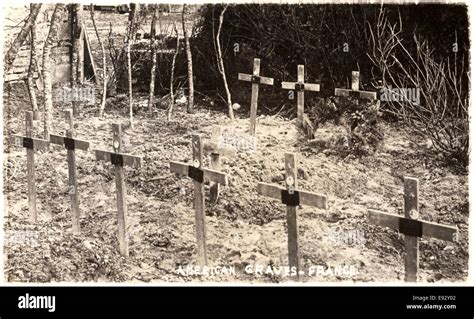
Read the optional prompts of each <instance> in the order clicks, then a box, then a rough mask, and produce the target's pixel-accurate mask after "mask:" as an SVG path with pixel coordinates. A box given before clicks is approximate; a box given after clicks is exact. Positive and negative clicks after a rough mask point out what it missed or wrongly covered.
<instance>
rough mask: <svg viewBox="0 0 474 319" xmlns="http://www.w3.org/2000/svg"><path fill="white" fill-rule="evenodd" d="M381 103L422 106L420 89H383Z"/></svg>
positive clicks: (390, 87) (389, 87)
mask: <svg viewBox="0 0 474 319" xmlns="http://www.w3.org/2000/svg"><path fill="white" fill-rule="evenodd" d="M380 100H381V101H387V102H411V103H415V104H418V105H419V104H420V89H419V88H392V86H391V85H389V86H388V87H386V88H382V93H381V95H380Z"/></svg>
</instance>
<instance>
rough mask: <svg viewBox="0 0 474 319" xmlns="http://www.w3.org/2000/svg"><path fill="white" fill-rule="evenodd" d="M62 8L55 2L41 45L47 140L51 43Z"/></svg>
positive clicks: (49, 116) (50, 89)
mask: <svg viewBox="0 0 474 319" xmlns="http://www.w3.org/2000/svg"><path fill="white" fill-rule="evenodd" d="M63 10H64V5H63V4H57V5H56V6H55V7H54V12H53V16H52V18H51V26H50V28H49V33H48V37H47V38H46V41H45V43H44V47H43V81H44V139H45V140H49V131H50V129H51V122H52V119H53V94H52V89H53V81H52V77H51V69H52V65H51V51H52V48H53V45H54V44H55V43H56V42H57V38H58V34H59V26H60V22H61V14H62V12H63Z"/></svg>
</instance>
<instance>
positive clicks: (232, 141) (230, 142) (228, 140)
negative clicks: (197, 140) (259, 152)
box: [217, 134, 257, 151]
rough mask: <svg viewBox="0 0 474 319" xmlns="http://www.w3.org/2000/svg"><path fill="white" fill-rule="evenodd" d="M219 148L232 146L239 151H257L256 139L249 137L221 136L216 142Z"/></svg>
mask: <svg viewBox="0 0 474 319" xmlns="http://www.w3.org/2000/svg"><path fill="white" fill-rule="evenodd" d="M217 145H218V146H219V147H223V146H232V147H235V148H236V149H237V150H239V151H255V150H256V149H257V139H256V138H255V136H251V135H230V134H222V135H221V136H219V138H218V140H217Z"/></svg>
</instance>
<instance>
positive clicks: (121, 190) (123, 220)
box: [112, 124, 129, 257]
mask: <svg viewBox="0 0 474 319" xmlns="http://www.w3.org/2000/svg"><path fill="white" fill-rule="evenodd" d="M112 131H113V135H114V138H113V148H114V152H115V153H121V151H122V127H121V125H120V124H112ZM115 188H116V192H117V221H118V231H119V245H120V253H121V254H122V255H124V256H127V257H128V254H129V251H128V241H129V238H128V233H127V204H126V202H127V200H126V198H125V196H126V194H127V190H126V188H125V182H124V176H123V166H120V165H116V166H115Z"/></svg>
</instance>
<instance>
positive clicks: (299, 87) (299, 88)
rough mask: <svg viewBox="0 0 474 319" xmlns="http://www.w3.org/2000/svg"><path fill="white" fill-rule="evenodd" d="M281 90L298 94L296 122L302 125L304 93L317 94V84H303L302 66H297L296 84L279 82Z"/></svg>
mask: <svg viewBox="0 0 474 319" xmlns="http://www.w3.org/2000/svg"><path fill="white" fill-rule="evenodd" d="M281 88H282V89H285V90H295V91H296V92H297V93H298V100H297V103H298V108H297V115H298V122H299V123H300V124H301V125H302V124H303V114H304V91H315V92H319V84H312V83H305V82H304V65H298V79H297V82H281Z"/></svg>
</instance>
